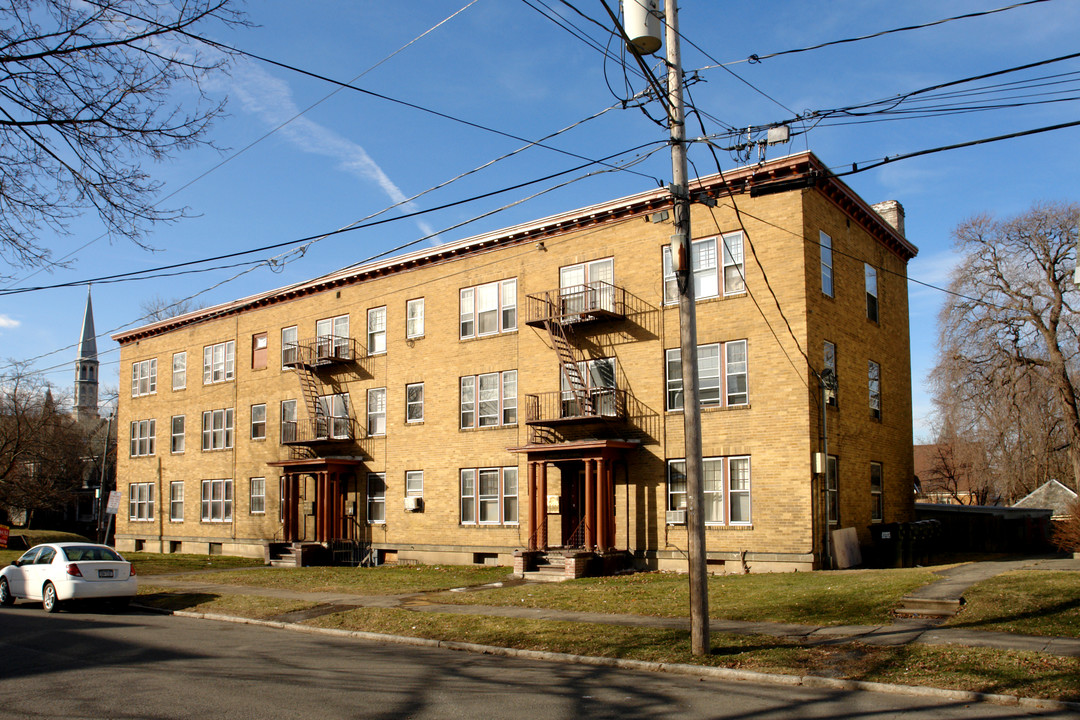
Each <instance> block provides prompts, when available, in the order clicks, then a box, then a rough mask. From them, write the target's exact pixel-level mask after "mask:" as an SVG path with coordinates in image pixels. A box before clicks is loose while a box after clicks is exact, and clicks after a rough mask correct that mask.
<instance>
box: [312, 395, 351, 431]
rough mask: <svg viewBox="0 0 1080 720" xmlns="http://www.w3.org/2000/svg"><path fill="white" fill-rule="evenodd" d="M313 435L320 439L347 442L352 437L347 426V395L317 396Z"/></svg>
mask: <svg viewBox="0 0 1080 720" xmlns="http://www.w3.org/2000/svg"><path fill="white" fill-rule="evenodd" d="M315 425H316V427H315V434H316V437H320V438H326V437H330V438H334V439H335V440H347V439H349V438H351V437H352V429H351V427H350V425H349V394H348V393H338V394H336V395H321V396H319V412H318V415H317V416H316V419H315Z"/></svg>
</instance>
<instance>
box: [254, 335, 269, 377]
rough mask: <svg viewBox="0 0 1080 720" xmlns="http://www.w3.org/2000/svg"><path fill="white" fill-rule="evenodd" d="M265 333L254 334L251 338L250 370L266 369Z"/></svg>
mask: <svg viewBox="0 0 1080 720" xmlns="http://www.w3.org/2000/svg"><path fill="white" fill-rule="evenodd" d="M267 353H268V350H267V341H266V333H264V332H261V333H256V334H255V335H252V336H251V369H252V370H262V369H264V368H265V367H266V356H267Z"/></svg>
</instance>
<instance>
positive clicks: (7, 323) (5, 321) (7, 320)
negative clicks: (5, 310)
mask: <svg viewBox="0 0 1080 720" xmlns="http://www.w3.org/2000/svg"><path fill="white" fill-rule="evenodd" d="M17 327H19V321H18V320H16V319H15V318H13V317H11V316H10V315H3V314H0V328H4V329H8V328H17Z"/></svg>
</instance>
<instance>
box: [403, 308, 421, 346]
mask: <svg viewBox="0 0 1080 720" xmlns="http://www.w3.org/2000/svg"><path fill="white" fill-rule="evenodd" d="M405 337H407V338H410V339H411V338H419V337H424V298H416V299H415V300H409V301H408V302H407V303H405Z"/></svg>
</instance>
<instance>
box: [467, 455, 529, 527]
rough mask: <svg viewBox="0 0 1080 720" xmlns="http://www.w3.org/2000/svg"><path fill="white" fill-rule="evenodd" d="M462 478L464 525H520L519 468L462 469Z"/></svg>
mask: <svg viewBox="0 0 1080 720" xmlns="http://www.w3.org/2000/svg"><path fill="white" fill-rule="evenodd" d="M459 477H460V483H459V487H460V493H461V494H460V500H461V504H460V507H461V524H462V525H516V524H517V523H518V469H517V468H516V467H493V468H462V469H461V470H460V475H459Z"/></svg>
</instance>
